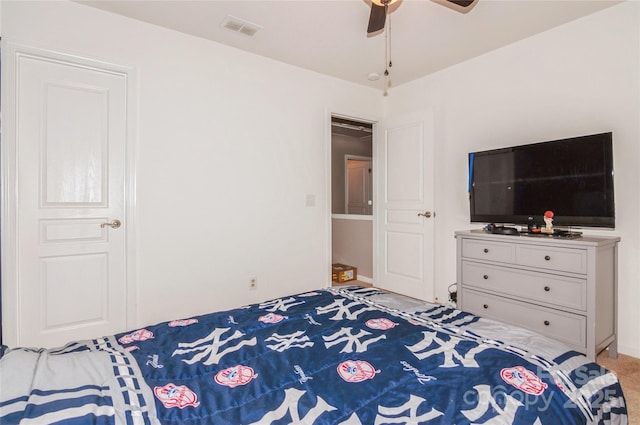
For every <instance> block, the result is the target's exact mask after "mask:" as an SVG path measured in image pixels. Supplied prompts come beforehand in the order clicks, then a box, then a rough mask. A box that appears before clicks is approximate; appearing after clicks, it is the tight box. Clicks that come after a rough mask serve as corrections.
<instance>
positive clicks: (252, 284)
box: [249, 277, 258, 289]
mask: <svg viewBox="0 0 640 425" xmlns="http://www.w3.org/2000/svg"><path fill="white" fill-rule="evenodd" d="M249 289H258V278H257V277H250V278H249Z"/></svg>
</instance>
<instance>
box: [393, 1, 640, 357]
mask: <svg viewBox="0 0 640 425" xmlns="http://www.w3.org/2000/svg"><path fill="white" fill-rule="evenodd" d="M639 15H640V4H639V3H638V2H626V3H623V4H621V5H619V6H614V7H612V8H609V9H606V10H604V11H602V12H599V13H597V14H594V15H590V16H587V17H585V18H583V19H580V20H578V21H574V22H573V23H569V24H567V25H564V26H561V27H559V28H556V29H553V30H550V31H547V32H545V33H543V34H539V35H536V36H534V37H531V38H529V39H526V40H524V41H521V42H518V43H515V44H512V45H509V46H507V47H505V48H502V49H499V50H497V51H494V52H491V53H488V54H486V55H484V56H481V57H479V58H476V59H473V60H470V61H467V62H465V63H462V64H459V65H457V66H454V67H451V68H449V69H446V70H444V71H441V72H439V73H437V74H433V75H431V76H428V77H425V78H422V79H420V80H417V81H414V82H412V83H409V84H405V85H403V86H400V87H397V88H394V89H393V90H391V91H390V94H389V97H388V108H389V110H388V114H389V115H390V116H393V115H396V114H401V113H403V112H407V111H413V110H419V109H426V108H428V107H432V108H434V110H435V111H436V127H435V132H436V160H435V161H434V162H435V164H437V165H436V167H437V169H436V170H435V175H436V176H437V178H438V184H437V185H436V187H437V188H444V190H439V189H437V193H436V205H435V209H436V211H437V212H438V215H437V225H436V226H437V234H436V246H437V252H436V262H435V264H437V265H439V266H438V268H437V269H436V284H437V288H436V294H437V296H438V298H439V299H440V300H446V297H447V286H448V285H450V284H451V283H453V282H455V280H456V276H455V260H456V259H455V254H456V251H455V240H454V238H453V233H454V231H455V230H458V229H466V228H470V227H471V224H470V223H469V202H468V194H467V154H468V152H471V151H477V150H484V149H491V148H497V147H504V146H509V145H516V144H524V143H533V142H537V141H544V140H553V139H558V138H563V137H570V136H578V135H583V134H589V133H597V132H605V131H613V133H614V161H615V172H616V175H615V185H616V193H615V196H616V229H615V232H606V231H600V232H601V233H605V234H618V235H620V236H621V237H622V242H621V243H620V258H619V286H620V291H619V292H620V293H619V307H620V311H619V321H620V323H619V326H620V332H619V334H620V339H619V342H620V351H621V352H623V353H627V354H631V355H634V356H636V357H638V356H640V339H639V338H638V335H637V329H638V328H640V312H639V310H638V305H640V268H639V265H638V264H639V261H638V259H639V258H640V228H639V225H638V221H639V220H638V219H639V217H638V211H639V207H640V205H639V204H640V199H639V198H640V197H639V189H638V188H639V187H640V170H639V169H640V167H638V160H639V159H640V139H639V136H640V129H639V114H640V91H639V89H640V87H639V84H638V81H639V77H640V65H639V63H640V41H639V40H640V32H639V28H640V19H639ZM398 66H400V64H398Z"/></svg>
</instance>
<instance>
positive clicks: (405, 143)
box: [376, 111, 435, 301]
mask: <svg viewBox="0 0 640 425" xmlns="http://www.w3.org/2000/svg"><path fill="white" fill-rule="evenodd" d="M378 134H379V135H380V137H378V138H377V141H378V143H379V145H378V158H379V161H378V163H379V166H378V176H379V177H378V178H379V180H378V182H379V184H378V186H377V187H378V192H379V193H377V195H378V196H377V197H376V198H377V199H379V200H380V201H379V202H378V203H377V207H376V216H377V244H376V247H377V248H376V249H377V256H376V257H377V274H376V285H377V286H379V287H381V288H383V289H387V290H389V291H393V292H397V293H400V294H404V295H408V296H411V297H414V298H419V299H422V300H430V301H432V300H433V297H434V282H433V277H434V270H433V266H434V248H433V247H434V227H435V225H434V217H435V212H434V209H433V208H434V205H433V204H434V201H433V198H434V194H433V143H434V142H433V117H432V113H430V112H428V111H421V112H415V113H412V114H409V115H405V116H402V117H396V118H392V119H389V120H386V121H385V122H384V123H381V124H380V125H379V131H378Z"/></svg>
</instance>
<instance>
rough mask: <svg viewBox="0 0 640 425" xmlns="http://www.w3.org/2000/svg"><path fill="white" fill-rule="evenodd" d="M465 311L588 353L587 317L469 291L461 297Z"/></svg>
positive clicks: (466, 290) (465, 290) (464, 290)
mask: <svg viewBox="0 0 640 425" xmlns="http://www.w3.org/2000/svg"><path fill="white" fill-rule="evenodd" d="M460 301H461V302H462V309H463V310H465V311H468V312H470V313H473V314H476V315H478V316H481V317H487V318H490V319H495V320H498V321H500V322H504V323H509V324H514V325H518V326H521V327H523V328H525V329H530V330H532V331H535V332H538V333H540V334H543V335H546V336H549V337H551V338H555V339H557V340H560V341H563V342H565V343H567V344H569V345H571V346H572V347H573V348H576V349H580V350H584V349H585V348H586V346H587V344H586V329H587V326H586V317H585V316H582V315H579V314H572V313H566V312H563V311H558V310H554V309H551V308H545V307H541V306H537V305H534V304H527V303H523V302H519V301H515V300H512V299H508V298H501V297H497V296H494V295H490V294H485V293H483V292H478V291H473V290H469V289H464V288H463V290H462V293H461V294H460Z"/></svg>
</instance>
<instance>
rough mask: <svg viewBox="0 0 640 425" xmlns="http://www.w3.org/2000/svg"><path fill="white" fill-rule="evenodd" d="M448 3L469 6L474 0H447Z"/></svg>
mask: <svg viewBox="0 0 640 425" xmlns="http://www.w3.org/2000/svg"><path fill="white" fill-rule="evenodd" d="M447 1H448V2H450V3H453V4H457V5H458V6H460V7H469V6H471V5H472V4H473V2H474V1H476V0H447Z"/></svg>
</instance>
